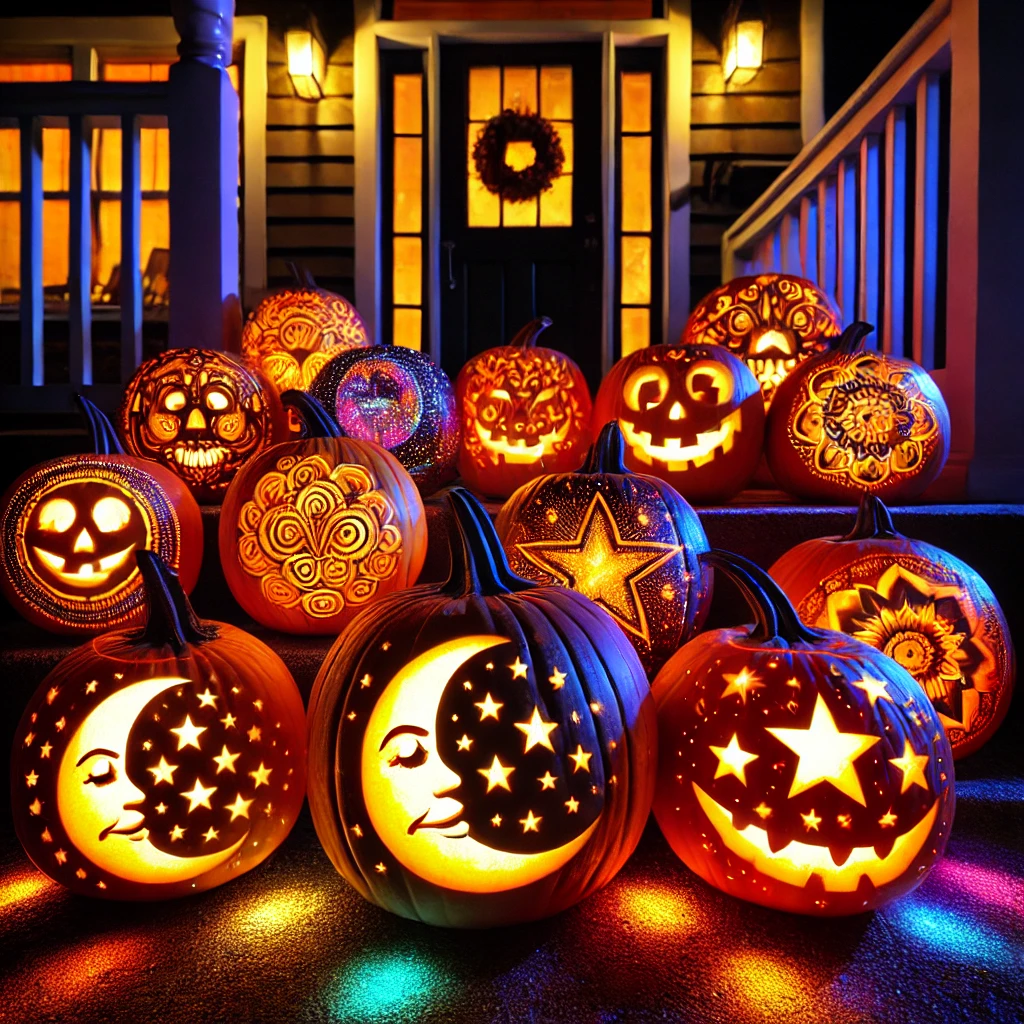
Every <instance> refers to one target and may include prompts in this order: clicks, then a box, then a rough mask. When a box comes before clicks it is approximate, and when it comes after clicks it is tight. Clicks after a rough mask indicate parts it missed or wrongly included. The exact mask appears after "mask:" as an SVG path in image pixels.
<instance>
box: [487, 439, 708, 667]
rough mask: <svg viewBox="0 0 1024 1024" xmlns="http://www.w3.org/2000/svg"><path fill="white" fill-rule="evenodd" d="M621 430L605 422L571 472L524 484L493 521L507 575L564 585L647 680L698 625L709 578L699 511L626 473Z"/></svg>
mask: <svg viewBox="0 0 1024 1024" xmlns="http://www.w3.org/2000/svg"><path fill="white" fill-rule="evenodd" d="M622 458H623V444H622V433H621V431H620V430H619V428H618V425H617V424H616V423H615V422H614V421H613V422H611V423H607V424H605V426H604V428H603V429H602V431H601V433H600V434H599V435H598V438H597V441H595V442H594V447H593V449H592V450H591V453H590V457H589V458H588V459H587V462H586V463H585V464H584V465H583V467H582V469H579V470H578V471H577V472H575V473H553V474H550V475H548V476H540V477H537V478H536V479H534V480H531V481H530V482H529V483H528V484H523V486H522V487H520V488H519V490H517V491H516V492H515V494H513V495H512V497H511V498H509V499H508V501H506V502H505V504H504V505H503V506H502V508H501V511H500V512H499V513H498V517H497V519H496V521H495V527H496V528H497V530H498V535H499V536H500V537H501V539H502V543H503V545H504V547H505V554H506V555H507V556H508V560H509V565H511V567H512V571H513V572H515V573H518V574H519V575H520V576H524V577H526V578H527V579H531V580H536V581H537V582H539V583H556V584H559V585H560V586H564V587H570V588H572V589H573V590H576V591H578V592H579V593H581V594H584V595H585V596H586V597H589V598H590V599H591V600H592V601H594V602H596V603H597V604H599V605H600V606H601V607H602V608H603V609H604V610H605V611H606V612H608V614H609V615H611V617H612V618H613V619H615V621H616V622H617V623H618V625H619V627H620V628H621V629H622V630H623V632H625V634H626V636H628V637H629V639H630V641H631V642H632V644H633V646H634V647H635V648H636V652H637V654H638V655H639V656H640V660H641V662H643V665H644V668H645V669H646V670H647V673H648V675H651V676H653V675H654V673H655V672H656V671H657V670H658V669H659V668H660V667H661V666H662V664H663V663H664V661H665V659H666V658H667V657H668V656H669V655H670V654H672V653H673V652H674V651H676V650H677V649H678V647H679V646H680V644H683V643H685V642H686V641H687V640H689V639H690V637H691V636H693V635H694V633H696V632H697V631H698V630H699V629H700V627H701V626H702V625H703V622H704V618H705V616H706V615H707V611H708V605H709V603H710V601H711V576H710V573H708V572H706V571H705V570H704V569H703V568H702V566H701V563H700V558H699V556H700V555H701V553H702V552H705V551H707V550H708V540H707V537H706V536H705V535H704V528H703V527H702V526H701V524H700V520H699V519H698V518H697V514H696V513H695V512H694V511H693V509H692V508H690V506H689V505H688V504H687V503H686V501H685V500H684V499H683V498H681V497H680V496H679V494H678V493H677V492H676V491H675V490H674V489H673V488H672V487H671V486H670V485H669V484H666V483H664V482H663V481H662V480H659V479H658V478H657V477H653V476H643V475H641V474H639V473H637V474H634V473H630V472H629V471H628V470H627V469H626V467H625V466H624V465H623V461H622Z"/></svg>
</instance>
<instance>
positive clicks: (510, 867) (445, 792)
mask: <svg viewBox="0 0 1024 1024" xmlns="http://www.w3.org/2000/svg"><path fill="white" fill-rule="evenodd" d="M448 500H449V505H450V511H451V522H452V524H453V533H452V561H453V566H452V573H451V577H450V579H449V580H448V582H447V583H445V584H444V585H442V586H439V587H438V586H430V587H416V588H414V589H413V590H409V591H406V592H405V593H400V594H392V595H389V596H388V597H386V598H383V599H382V600H381V601H380V603H379V604H378V605H376V606H375V607H374V608H372V609H367V610H366V611H364V612H363V613H362V614H361V615H360V616H359V617H358V618H356V619H354V620H353V621H352V623H350V625H349V626H348V628H347V629H346V630H345V632H343V633H342V634H341V636H340V637H339V638H338V641H337V642H336V643H335V645H334V647H333V648H332V649H331V651H330V653H329V654H328V655H327V658H326V660H325V661H324V664H323V666H322V668H321V669H320V673H319V675H318V676H317V680H316V683H315V684H314V687H313V693H312V696H311V697H310V705H309V745H310V751H309V779H310V787H309V790H310V792H309V801H310V809H311V810H312V813H313V822H314V824H315V825H316V830H317V833H318V835H319V836H320V840H321V842H322V843H323V845H324V848H325V849H326V851H327V853H328V855H329V856H330V858H331V860H332V861H333V863H334V865H335V867H336V868H337V869H338V870H339V871H340V872H341V873H342V874H343V875H344V876H345V878H346V879H348V881H349V882H351V883H352V885H353V886H355V888H356V889H357V890H358V891H359V892H360V893H361V894H362V895H363V896H365V897H366V898H367V899H369V900H371V901H373V902H374V903H377V904H379V905H380V906H382V907H385V908H386V909H388V910H391V911H393V912H395V913H397V914H400V915H402V916H403V917H409V918H413V919H416V920H421V921H425V922H427V923H430V924H442V925H453V926H461V927H482V926H491V925H500V924H507V923H511V922H516V921H528V920H533V919H537V918H541V917H545V916H547V915H549V914H554V913H557V912H558V911H559V910H562V909H564V908H565V907H568V906H571V905H572V904H573V903H576V902H577V901H578V900H580V899H582V898H583V897H584V896H586V895H587V894H588V893H590V892H592V891H594V890H595V889H597V888H598V887H600V886H601V885H604V884H605V883H606V882H607V881H608V880H609V879H610V878H611V877H612V876H613V875H614V874H615V872H616V871H618V869H619V868H620V867H621V866H622V864H623V862H624V861H625V859H626V858H627V857H628V856H629V854H630V853H631V852H632V850H633V848H634V846H635V845H636V843H637V840H638V839H639V837H640V832H641V830H642V829H643V826H644V821H645V819H646V816H647V814H648V812H649V808H650V797H651V792H652V789H653V784H654V770H655V764H654V759H653V758H654V755H653V747H652V746H651V744H653V742H654V741H655V731H656V724H655V722H654V717H653V702H652V701H651V699H650V691H649V689H648V687H647V681H646V677H645V676H644V671H643V667H642V666H641V664H640V662H639V660H638V659H637V656H636V653H635V652H634V650H633V648H632V647H631V646H630V644H629V642H628V641H627V640H626V638H625V636H623V634H622V632H621V631H620V630H619V628H618V627H617V626H616V625H615V623H614V622H613V621H612V619H611V618H610V617H609V616H608V615H607V614H606V613H605V612H603V611H602V610H601V609H600V608H599V607H598V606H597V605H595V604H594V603H593V602H591V601H589V600H588V599H587V598H585V597H583V596H581V595H580V594H576V593H574V592H573V591H571V590H564V589H562V588H559V587H537V586H536V585H535V584H533V583H531V582H530V581H528V580H524V579H521V578H519V577H517V576H515V575H514V574H513V573H512V572H511V570H510V569H509V567H508V563H507V562H506V561H505V557H504V554H503V553H502V550H501V545H500V543H499V541H498V538H497V535H496V534H495V532H494V527H493V526H492V524H491V522H490V520H489V519H488V517H487V514H486V513H485V512H484V510H483V509H482V508H481V507H480V506H479V505H478V504H477V503H476V502H475V501H474V500H473V498H472V497H471V496H470V495H469V493H468V492H467V491H465V490H463V489H461V488H456V489H454V490H453V491H451V492H450V496H449V499H448Z"/></svg>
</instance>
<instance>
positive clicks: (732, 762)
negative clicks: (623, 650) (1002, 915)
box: [653, 551, 954, 915]
mask: <svg viewBox="0 0 1024 1024" xmlns="http://www.w3.org/2000/svg"><path fill="white" fill-rule="evenodd" d="M705 558H706V559H707V560H708V561H709V562H711V564H713V565H714V567H715V570H716V578H721V576H723V575H724V576H727V577H729V578H731V579H732V580H733V581H734V582H735V583H736V584H737V585H738V586H739V587H740V589H741V590H742V591H743V593H744V596H745V597H746V599H747V602H748V603H749V605H750V608H751V611H752V612H753V614H754V617H755V620H756V621H755V624H754V625H752V626H743V627H740V628H738V629H717V630H712V631H711V632H708V633H702V634H701V635H700V636H698V637H697V638H696V639H695V640H691V641H690V643H688V644H687V645H686V646H685V647H683V648H682V649H681V650H679V651H678V652H677V653H676V654H675V655H674V656H673V657H672V658H671V659H669V661H668V662H667V663H666V664H665V667H664V668H663V669H662V670H661V672H659V673H658V677H657V678H656V679H655V680H654V684H653V691H654V696H655V700H656V701H657V705H658V726H659V747H660V749H661V751H662V757H661V762H660V765H659V769H658V789H657V793H656V796H655V801H654V814H655V817H656V818H657V820H658V824H659V825H660V826H661V830H662V831H663V832H664V833H665V837H666V838H667V839H668V841H669V844H670V845H671V847H672V849H673V850H675V852H676V853H677V854H678V855H679V857H680V858H682V860H683V861H684V863H685V864H686V865H687V867H689V868H691V869H692V870H693V871H695V872H696V873H697V874H698V875H700V876H701V878H703V879H704V880H705V881H706V882H708V883H710V884H711V885H713V886H715V887H716V888H718V889H721V890H722V891H723V892H726V893H729V894H730V895H731V896H738V897H740V898H741V899H745V900H750V901H751V902H752V903H761V904H763V905H764V906H767V907H774V908H775V909H778V910H789V911H794V912H796V913H803V914H815V915H838V914H856V913H860V912H861V911H866V910H874V909H876V908H877V907H880V906H882V905H883V904H885V903H887V902H888V901H889V900H891V899H893V898H895V897H896V896H901V895H903V894H904V893H907V892H910V891H911V890H912V889H914V888H916V887H917V886H918V885H919V884H920V883H921V881H922V880H923V879H924V877H925V876H926V875H927V873H928V871H929V870H930V869H931V867H932V866H933V865H934V863H935V861H936V860H937V859H938V858H939V857H940V856H941V855H942V851H943V849H944V848H945V845H946V841H947V839H948V838H949V831H950V827H951V826H952V823H953V808H954V796H953V753H952V751H951V750H950V747H949V740H948V739H947V738H946V734H945V732H944V731H943V728H942V725H941V724H940V722H939V719H938V716H937V714H936V713H935V711H934V710H933V708H932V706H931V703H930V702H929V700H928V697H927V696H926V695H925V693H924V691H923V690H922V689H921V687H920V686H918V685H917V683H916V682H915V681H914V680H913V678H912V677H911V676H910V675H909V674H908V673H907V672H906V670H905V669H903V668H901V667H900V666H899V665H898V664H897V663H896V662H895V661H893V660H892V659H890V658H887V657H885V655H883V654H880V653H879V652H878V651H876V650H875V649H874V648H873V647H869V646H868V645H867V644H865V643H861V642H860V641H859V640H854V639H853V638H851V637H848V636H846V635H845V634H843V633H834V632H831V631H828V630H817V629H810V628H809V627H807V626H805V625H803V623H801V622H800V620H799V618H798V617H797V614H796V612H795V611H794V610H793V607H792V605H791V604H790V603H789V601H788V600H787V599H786V597H785V595H784V594H783V593H782V591H781V590H779V588H778V586H777V585H776V584H775V583H774V582H773V581H772V580H771V578H770V577H769V576H768V575H767V574H766V573H765V572H764V571H763V570H761V569H759V568H758V567H757V566H755V565H754V564H753V563H751V562H748V561H747V560H746V559H743V558H740V557H739V556H738V555H729V554H726V553H725V552H718V551H713V552H711V555H710V556H705Z"/></svg>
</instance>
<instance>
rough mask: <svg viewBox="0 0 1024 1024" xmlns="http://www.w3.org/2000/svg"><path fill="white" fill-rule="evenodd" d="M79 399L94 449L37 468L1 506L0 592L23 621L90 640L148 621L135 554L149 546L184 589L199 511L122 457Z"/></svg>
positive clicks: (181, 492) (198, 547) (190, 574)
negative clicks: (163, 561)
mask: <svg viewBox="0 0 1024 1024" xmlns="http://www.w3.org/2000/svg"><path fill="white" fill-rule="evenodd" d="M78 403H79V406H80V408H81V409H82V412H83V414H84V415H85V416H86V418H87V420H88V422H89V426H90V428H91V430H92V439H93V449H94V452H93V453H91V454H88V455H67V456H64V457H63V458H60V459H53V460H52V461H50V462H44V463H42V465H39V466H35V467H33V468H32V469H30V470H28V471H27V472H25V473H23V474H22V475H21V476H20V477H19V478H18V479H17V480H15V482H14V483H13V484H12V485H11V486H10V488H8V491H7V493H6V494H5V495H4V497H3V500H2V502H0V564H2V572H0V587H2V589H3V592H4V594H5V595H6V597H7V599H8V600H9V601H10V602H11V604H12V605H13V607H14V608H16V609H17V610H18V611H19V612H20V613H21V614H22V615H24V616H25V618H26V619H28V620H29V621H30V622H34V623H36V625H39V626H42V627H43V628H44V629H48V630H50V631H51V632H55V633H75V634H80V635H88V634H92V633H99V632H102V631H103V630H107V629H111V628H113V627H118V626H128V625H136V624H138V623H141V622H142V621H143V619H144V618H145V603H144V594H143V587H142V578H141V576H140V575H139V572H138V569H137V568H136V564H135V558H134V552H136V551H140V550H144V549H150V550H152V551H155V552H157V553H158V554H159V555H160V556H161V557H162V558H164V559H165V560H166V561H167V562H168V563H169V564H170V565H171V566H173V567H174V568H175V569H177V570H178V572H179V574H180V577H181V581H182V585H183V586H184V588H185V590H186V591H191V590H192V588H193V587H194V586H195V584H196V580H197V579H198V578H199V568H200V565H201V564H202V561H203V523H202V517H201V515H200V512H199V506H198V505H197V504H196V502H195V499H194V498H193V497H192V495H191V494H189V492H188V489H187V488H186V487H185V485H184V484H183V483H182V481H181V480H180V479H178V477H177V476H175V475H174V474H173V473H172V472H170V470H167V469H164V468H163V467H162V466H158V465H157V464H156V463H153V462H148V461H146V460H144V459H138V458H133V457H131V456H128V455H125V453H124V449H123V448H122V447H121V446H120V444H119V443H118V440H117V436H116V435H115V433H114V428H113V427H112V426H111V424H110V421H109V420H108V419H107V417H106V416H105V415H104V414H103V413H102V412H101V411H100V410H99V409H98V408H97V407H96V406H95V405H93V403H92V402H90V401H89V400H88V399H86V398H83V397H82V396H78Z"/></svg>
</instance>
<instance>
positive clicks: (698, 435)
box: [594, 345, 764, 504]
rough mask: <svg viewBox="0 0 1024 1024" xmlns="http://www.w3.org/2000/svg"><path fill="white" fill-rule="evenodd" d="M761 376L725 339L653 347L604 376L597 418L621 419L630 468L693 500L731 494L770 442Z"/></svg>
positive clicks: (704, 500)
mask: <svg viewBox="0 0 1024 1024" xmlns="http://www.w3.org/2000/svg"><path fill="white" fill-rule="evenodd" d="M760 394H761V393H760V391H759V390H758V386H757V381H756V380H754V378H753V376H752V375H751V373H750V371H749V370H748V369H747V368H746V367H745V366H744V365H743V364H742V363H741V362H740V360H739V359H737V358H736V357H735V356H734V355H732V354H731V353H730V352H729V351H728V349H725V348H722V347H721V346H718V345H652V346H651V347H650V348H645V349H641V350H639V351H638V352H634V353H632V354H631V355H628V356H626V357H625V358H624V359H620V360H619V361H618V362H617V363H616V364H615V365H614V366H613V367H612V368H611V370H610V371H609V373H608V374H607V376H606V377H605V378H604V380H603V381H602V382H601V387H600V389H599V390H598V392H597V398H596V399H595V401H594V424H595V426H596V425H597V424H598V422H600V423H601V424H602V425H603V424H604V423H606V422H608V421H609V420H613V419H614V420H617V421H618V424H619V427H620V428H621V429H622V433H623V435H624V437H625V439H626V455H625V459H626V465H627V466H628V467H629V468H630V469H634V470H637V471H638V472H641V473H650V474H651V475H652V476H658V477H661V478H662V479H663V480H667V481H668V482H669V483H670V484H672V486H673V487H674V488H675V489H676V490H677V491H679V493H680V494H682V495H683V497H685V498H687V499H688V500H690V501H694V502H701V503H704V504H706V503H708V502H712V501H724V500H725V499H727V498H731V497H732V496H733V495H734V494H736V492H737V491H740V490H742V489H743V487H744V485H745V484H746V483H747V482H748V481H749V480H750V478H751V476H753V474H754V471H755V470H756V469H757V464H758V461H759V460H760V458H761V447H762V444H763V441H764V406H763V403H762V402H761V401H760Z"/></svg>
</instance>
